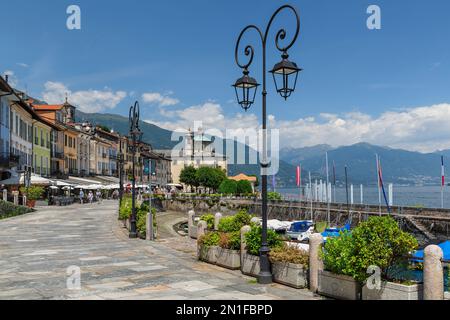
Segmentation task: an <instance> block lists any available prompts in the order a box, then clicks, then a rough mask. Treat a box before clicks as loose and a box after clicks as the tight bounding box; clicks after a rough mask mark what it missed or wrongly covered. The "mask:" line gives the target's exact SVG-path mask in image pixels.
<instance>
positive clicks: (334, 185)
mask: <svg viewBox="0 0 450 320" xmlns="http://www.w3.org/2000/svg"><path fill="white" fill-rule="evenodd" d="M333 197H334V203H337V200H336V166H335V164H334V160H333Z"/></svg>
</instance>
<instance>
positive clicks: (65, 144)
mask: <svg viewBox="0 0 450 320" xmlns="http://www.w3.org/2000/svg"><path fill="white" fill-rule="evenodd" d="M64 146H65V147H67V135H66V134H65V135H64Z"/></svg>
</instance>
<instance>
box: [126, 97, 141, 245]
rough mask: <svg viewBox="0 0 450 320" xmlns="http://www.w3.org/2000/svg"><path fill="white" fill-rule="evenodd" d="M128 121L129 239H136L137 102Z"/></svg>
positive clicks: (139, 132)
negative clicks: (131, 162)
mask: <svg viewBox="0 0 450 320" xmlns="http://www.w3.org/2000/svg"><path fill="white" fill-rule="evenodd" d="M129 121H130V134H129V135H130V140H131V145H129V148H130V151H131V154H132V158H133V167H132V172H133V180H132V189H131V220H130V238H137V228H136V171H135V162H136V159H135V158H136V152H137V150H138V148H139V144H140V143H141V140H142V131H141V130H140V129H139V102H138V101H136V102H135V103H134V106H131V107H130V113H129Z"/></svg>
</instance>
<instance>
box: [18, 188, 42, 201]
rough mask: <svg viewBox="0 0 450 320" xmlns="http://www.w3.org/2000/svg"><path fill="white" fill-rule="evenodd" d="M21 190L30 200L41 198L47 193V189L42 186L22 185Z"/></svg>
mask: <svg viewBox="0 0 450 320" xmlns="http://www.w3.org/2000/svg"><path fill="white" fill-rule="evenodd" d="M19 190H20V193H22V194H23V195H26V197H27V199H28V200H39V199H41V197H42V196H43V195H44V193H45V189H44V188H43V187H40V186H30V187H28V188H26V187H20V189H19Z"/></svg>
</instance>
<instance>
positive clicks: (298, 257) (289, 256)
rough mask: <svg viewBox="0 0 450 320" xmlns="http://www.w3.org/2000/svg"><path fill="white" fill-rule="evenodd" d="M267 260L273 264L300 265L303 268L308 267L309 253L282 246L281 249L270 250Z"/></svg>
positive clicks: (285, 245)
mask: <svg viewBox="0 0 450 320" xmlns="http://www.w3.org/2000/svg"><path fill="white" fill-rule="evenodd" d="M269 259H270V261H271V262H272V263H273V262H283V263H294V264H301V265H302V266H304V267H308V265H309V253H308V252H307V251H305V250H302V249H299V248H297V247H293V246H288V245H287V244H285V243H284V244H283V245H282V246H281V247H277V248H274V249H272V250H270V253H269Z"/></svg>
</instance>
